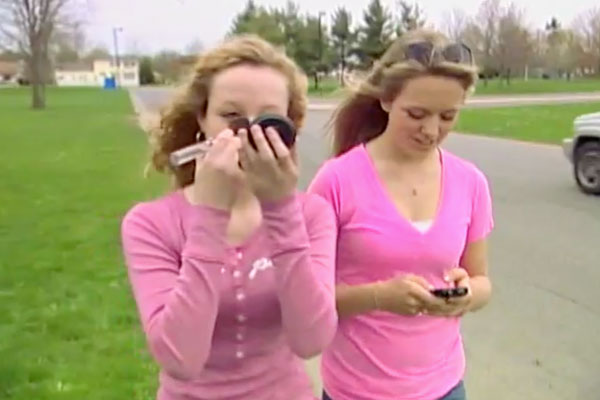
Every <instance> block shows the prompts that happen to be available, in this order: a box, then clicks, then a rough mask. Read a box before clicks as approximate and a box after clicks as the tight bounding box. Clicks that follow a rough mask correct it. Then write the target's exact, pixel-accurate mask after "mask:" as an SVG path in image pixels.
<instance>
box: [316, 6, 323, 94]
mask: <svg viewBox="0 0 600 400" xmlns="http://www.w3.org/2000/svg"><path fill="white" fill-rule="evenodd" d="M324 15H325V13H324V12H323V11H319V16H318V26H319V56H318V57H319V59H318V61H317V66H316V68H315V89H317V90H318V89H319V71H320V70H321V67H322V66H323V32H322V31H323V29H322V28H321V17H323V16H324Z"/></svg>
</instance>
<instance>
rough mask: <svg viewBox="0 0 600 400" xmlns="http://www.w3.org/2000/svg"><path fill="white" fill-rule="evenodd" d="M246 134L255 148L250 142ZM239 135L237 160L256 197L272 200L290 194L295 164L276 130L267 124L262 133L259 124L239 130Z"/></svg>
mask: <svg viewBox="0 0 600 400" xmlns="http://www.w3.org/2000/svg"><path fill="white" fill-rule="evenodd" d="M249 134H251V135H252V138H253V139H254V143H255V144H256V148H257V150H254V148H253V147H252V146H251V145H250V142H249V140H248V135H249ZM239 136H240V138H241V139H242V149H241V150H240V163H241V166H242V169H243V170H244V172H245V176H246V179H247V180H248V183H249V185H250V187H251V188H252V191H253V192H254V194H255V195H256V197H258V199H259V200H260V201H263V202H276V201H279V200H281V199H283V198H285V197H287V196H289V195H291V194H292V193H293V192H294V190H296V185H297V183H298V166H297V163H296V158H295V157H294V154H293V153H292V151H291V150H290V149H288V148H287V146H286V145H285V143H283V141H282V140H281V138H280V137H279V134H278V133H277V131H276V130H275V129H274V128H271V127H269V128H267V129H266V132H263V130H262V128H261V127H260V126H258V125H253V126H252V127H251V128H250V132H247V131H246V130H245V129H242V130H240V131H239ZM267 141H268V142H271V145H272V146H273V150H271V146H269V143H268V142H267Z"/></svg>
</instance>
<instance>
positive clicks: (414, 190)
mask: <svg viewBox="0 0 600 400" xmlns="http://www.w3.org/2000/svg"><path fill="white" fill-rule="evenodd" d="M412 194H413V196H416V195H417V189H415V188H413V190H412Z"/></svg>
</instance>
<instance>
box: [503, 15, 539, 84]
mask: <svg viewBox="0 0 600 400" xmlns="http://www.w3.org/2000/svg"><path fill="white" fill-rule="evenodd" d="M531 55H532V41H531V36H530V33H529V31H528V29H527V27H526V26H525V22H524V13H523V11H522V10H519V9H518V8H517V7H516V5H515V4H511V5H510V6H509V7H508V8H506V9H504V10H502V11H501V15H500V19H499V21H498V36H497V43H496V49H495V52H494V57H495V59H496V62H497V63H498V64H499V69H500V72H501V73H503V74H504V77H505V78H506V82H507V83H508V84H510V78H511V76H512V74H513V73H517V72H519V73H525V70H526V68H527V66H528V63H529V60H530V59H531Z"/></svg>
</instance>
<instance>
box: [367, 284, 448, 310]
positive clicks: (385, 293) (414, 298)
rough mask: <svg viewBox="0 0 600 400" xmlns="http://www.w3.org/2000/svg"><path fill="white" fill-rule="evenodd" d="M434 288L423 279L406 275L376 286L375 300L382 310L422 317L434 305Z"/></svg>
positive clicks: (435, 301) (436, 301) (436, 300)
mask: <svg viewBox="0 0 600 400" xmlns="http://www.w3.org/2000/svg"><path fill="white" fill-rule="evenodd" d="M432 289H433V286H432V285H431V284H429V282H427V280H426V279H425V278H423V277H420V276H417V275H404V276H399V277H395V278H392V279H390V280H388V281H384V282H379V283H376V284H375V288H374V290H375V293H374V296H375V300H376V303H377V306H378V308H379V309H380V310H383V311H388V312H392V313H395V314H400V315H420V314H421V313H423V312H425V310H426V308H427V307H428V306H430V305H431V304H433V303H438V302H442V303H443V301H441V300H439V299H437V298H436V297H435V296H433V295H432V294H431V292H430V290H432Z"/></svg>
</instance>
